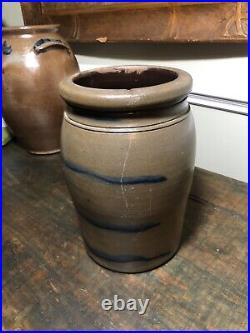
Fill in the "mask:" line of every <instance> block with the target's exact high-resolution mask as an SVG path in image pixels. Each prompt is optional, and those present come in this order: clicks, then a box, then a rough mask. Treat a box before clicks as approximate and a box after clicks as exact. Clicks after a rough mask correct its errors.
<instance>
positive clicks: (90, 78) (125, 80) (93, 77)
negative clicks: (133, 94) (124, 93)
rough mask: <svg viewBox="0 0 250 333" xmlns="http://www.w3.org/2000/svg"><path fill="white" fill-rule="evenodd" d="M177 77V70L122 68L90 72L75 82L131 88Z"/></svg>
mask: <svg viewBox="0 0 250 333" xmlns="http://www.w3.org/2000/svg"><path fill="white" fill-rule="evenodd" d="M177 77H178V74H177V73H176V72H174V71H171V70H166V69H162V68H148V69H145V70H143V71H139V70H133V71H128V70H126V69H121V70H120V71H116V72H103V73H101V72H98V71H93V72H88V73H87V74H86V75H83V76H80V77H76V78H75V79H74V80H73V82H74V83H75V84H77V85H79V86H81V87H89V88H97V89H128V90H129V89H134V88H144V87H151V86H156V85H159V84H164V83H168V82H170V81H173V80H175V79H176V78H177Z"/></svg>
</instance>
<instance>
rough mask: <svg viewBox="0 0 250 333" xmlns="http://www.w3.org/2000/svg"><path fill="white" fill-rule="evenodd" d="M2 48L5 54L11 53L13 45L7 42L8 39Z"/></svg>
mask: <svg viewBox="0 0 250 333" xmlns="http://www.w3.org/2000/svg"><path fill="white" fill-rule="evenodd" d="M2 50H3V54H5V55H9V54H11V52H12V47H11V45H10V43H9V42H7V40H4V41H3V45H2Z"/></svg>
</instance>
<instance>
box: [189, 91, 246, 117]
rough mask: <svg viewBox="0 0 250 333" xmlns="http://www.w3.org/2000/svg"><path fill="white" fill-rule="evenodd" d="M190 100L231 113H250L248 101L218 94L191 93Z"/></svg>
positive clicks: (191, 102)
mask: <svg viewBox="0 0 250 333" xmlns="http://www.w3.org/2000/svg"><path fill="white" fill-rule="evenodd" d="M188 101H189V103H190V104H192V105H198V106H203V107H206V108H209V109H216V110H222V111H226V112H231V113H238V114H241V115H244V116H247V115H248V103H247V102H243V101H237V100H233V99H228V98H221V97H217V96H209V95H203V94H197V93H190V95H189V96H188Z"/></svg>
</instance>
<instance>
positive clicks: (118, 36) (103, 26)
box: [21, 2, 248, 42]
mask: <svg viewBox="0 0 250 333" xmlns="http://www.w3.org/2000/svg"><path fill="white" fill-rule="evenodd" d="M21 6H22V11H23V15H24V21H25V24H36V23H38V24H41V23H48V22H51V23H60V24H61V33H62V35H63V36H64V37H65V38H66V39H67V40H69V41H81V42H244V41H245V42H246V41H247V24H248V12H247V3H244V2H218V3H215V2H214V3H213V2H210V3H209V2H205V3H200V2H191V3H188V4H187V3H182V2H179V3H170V2H166V3H162V2H157V3H153V2H149V3H120V4H117V3H107V2H104V3H93V2H91V3H79V2H77V3H74V4H73V3H65V2H64V3H55V2H54V3H53V2H52V3H46V2H40V3H25V2H22V3H21Z"/></svg>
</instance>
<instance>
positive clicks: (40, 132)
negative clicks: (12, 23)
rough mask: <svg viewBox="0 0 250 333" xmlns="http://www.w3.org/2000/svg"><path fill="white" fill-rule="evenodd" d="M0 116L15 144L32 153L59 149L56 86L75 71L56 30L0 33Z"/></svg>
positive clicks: (61, 106) (59, 106)
mask: <svg viewBox="0 0 250 333" xmlns="http://www.w3.org/2000/svg"><path fill="white" fill-rule="evenodd" d="M2 52H3V62H2V73H3V76H2V78H3V116H4V119H5V121H6V123H7V125H8V127H9V128H10V129H11V130H12V132H13V133H14V135H15V136H16V138H17V139H18V141H19V142H20V143H21V144H22V145H23V146H24V147H25V148H26V149H27V150H28V151H30V152H32V153H37V154H39V153H41V154H46V153H53V152H56V151H58V150H59V149H60V130H61V124H62V119H63V109H64V107H65V103H64V101H63V99H62V98H61V97H60V94H59V89H58V85H59V83H60V81H61V80H62V79H64V78H65V77H66V76H68V75H71V74H74V73H76V72H78V64H77V62H76V59H75V57H74V55H73V53H72V51H71V50H70V48H69V45H68V44H67V43H66V42H65V41H64V40H63V39H62V37H61V36H60V35H59V34H58V33H57V26H54V25H48V26H31V27H21V28H4V29H3V48H2Z"/></svg>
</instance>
